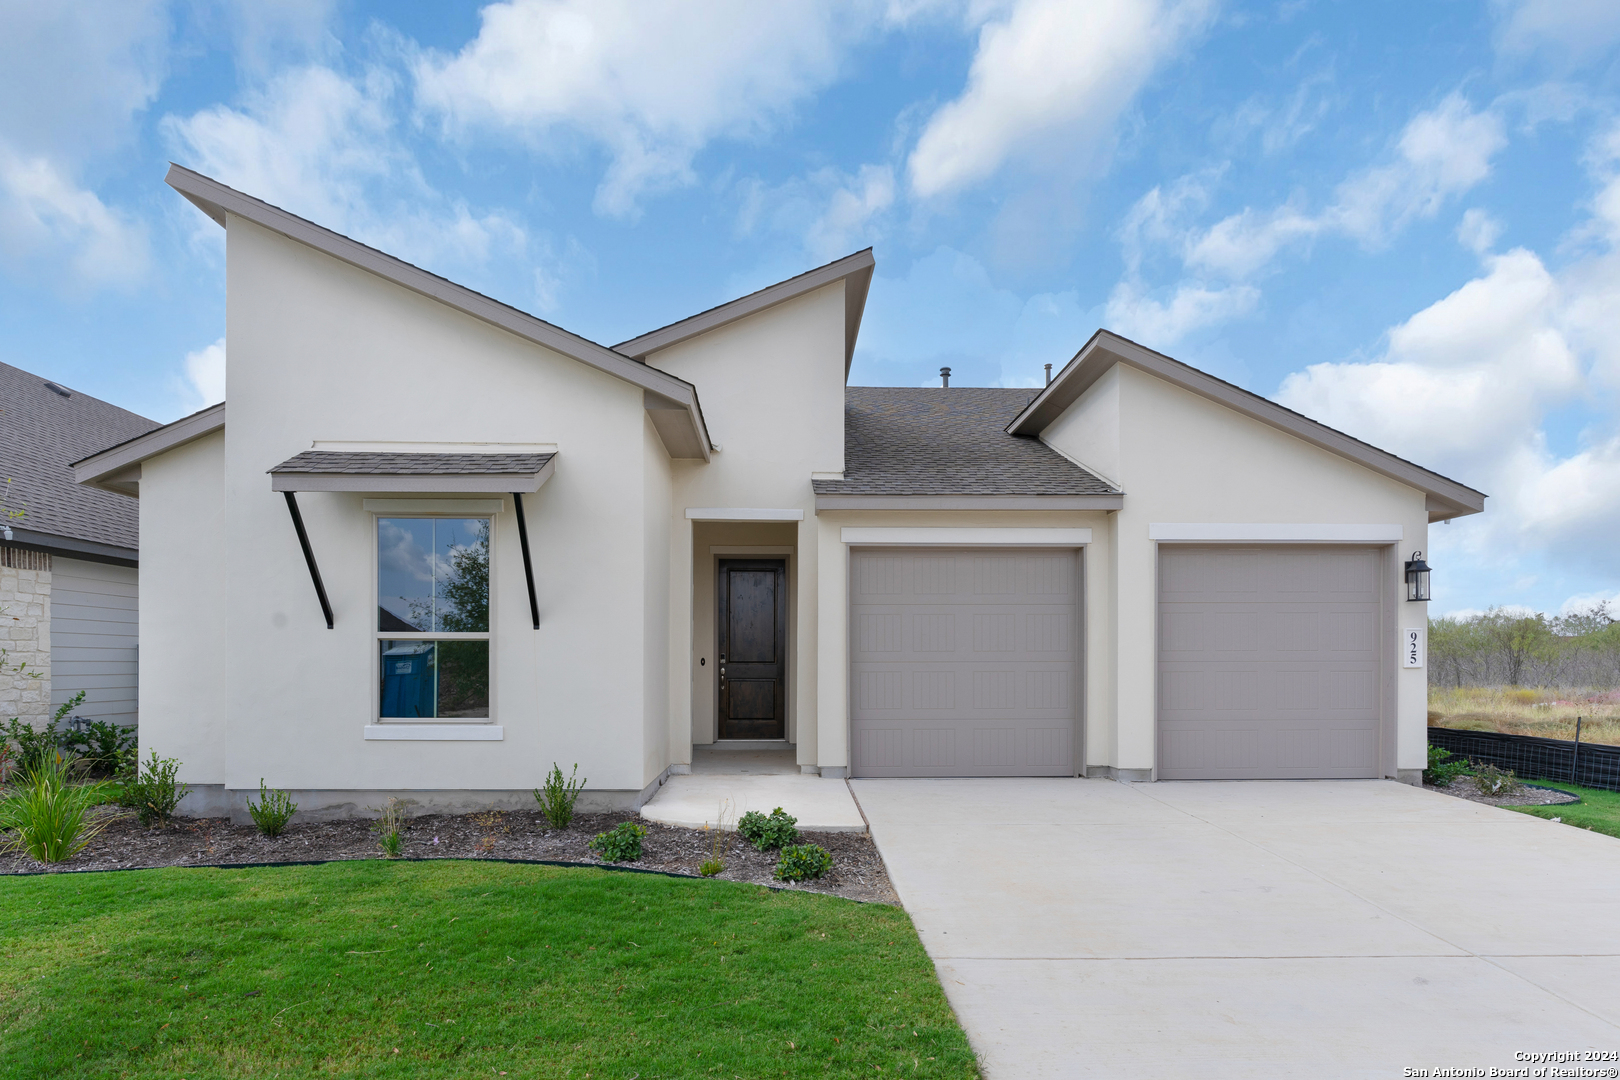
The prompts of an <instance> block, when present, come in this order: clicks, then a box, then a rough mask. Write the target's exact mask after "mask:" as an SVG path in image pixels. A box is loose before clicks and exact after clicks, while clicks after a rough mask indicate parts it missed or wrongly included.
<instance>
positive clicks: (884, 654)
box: [850, 548, 1080, 776]
mask: <svg viewBox="0 0 1620 1080" xmlns="http://www.w3.org/2000/svg"><path fill="white" fill-rule="evenodd" d="M850 562H851V565H850V577H851V581H850V727H851V732H850V733H851V737H852V745H851V750H852V751H853V754H852V759H851V766H852V770H851V771H852V772H853V774H854V775H856V776H1072V775H1073V774H1074V773H1075V771H1076V762H1075V730H1076V722H1075V718H1076V709H1077V702H1078V700H1079V693H1078V689H1079V688H1078V685H1077V677H1078V669H1077V663H1076V661H1077V655H1078V652H1079V649H1078V642H1079V630H1080V624H1079V618H1080V615H1079V604H1078V600H1079V596H1080V576H1079V573H1078V569H1079V565H1078V564H1079V557H1078V555H1077V554H1076V552H1074V551H1073V550H1062V549H1056V550H1052V549H1027V548H1024V549H1020V548H1012V549H1000V548H971V549H964V550H954V549H938V548H925V549H903V548H874V549H861V548H857V549H855V550H854V551H853V552H852V554H851V557H850Z"/></svg>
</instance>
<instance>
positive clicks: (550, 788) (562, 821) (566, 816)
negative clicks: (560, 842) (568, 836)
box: [534, 761, 585, 829]
mask: <svg viewBox="0 0 1620 1080" xmlns="http://www.w3.org/2000/svg"><path fill="white" fill-rule="evenodd" d="M577 775H579V764H578V763H577V762H576V763H575V764H574V771H573V772H572V773H571V774H569V776H568V778H567V779H566V780H564V779H563V774H562V766H561V765H558V764H557V763H556V762H555V761H553V762H552V763H551V774H550V775H549V776H547V777H546V783H545V786H544V787H538V788H535V790H534V800H535V802H537V803H539V804H540V816H541V817H543V818H545V819H546V824H548V825H550V826H551V827H552V828H553V829H566V828H568V823H569V822H571V821H573V820H574V800H575V799H578V798H579V793H580V792H582V791H584V790H585V781H584V780H581V781H580V782H579V783H577V784H576V783H574V777H575V776H577Z"/></svg>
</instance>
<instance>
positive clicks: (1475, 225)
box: [1457, 206, 1502, 255]
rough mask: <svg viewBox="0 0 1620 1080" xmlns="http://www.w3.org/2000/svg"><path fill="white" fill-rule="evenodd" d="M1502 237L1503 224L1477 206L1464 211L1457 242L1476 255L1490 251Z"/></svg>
mask: <svg viewBox="0 0 1620 1080" xmlns="http://www.w3.org/2000/svg"><path fill="white" fill-rule="evenodd" d="M1501 235H1502V223H1501V222H1500V221H1497V220H1496V219H1495V218H1493V217H1491V215H1489V214H1487V213H1486V212H1485V211H1483V210H1481V209H1480V208H1479V207H1477V206H1475V207H1471V208H1469V209H1468V210H1466V211H1464V213H1463V216H1462V220H1461V221H1459V222H1458V223H1457V242H1458V243H1460V244H1461V245H1462V246H1463V247H1465V248H1467V249H1468V250H1469V251H1472V252H1473V253H1474V254H1475V255H1484V254H1485V253H1486V252H1488V251H1490V250H1491V249H1492V248H1493V247H1495V246H1496V241H1497V238H1498V237H1500V236H1501Z"/></svg>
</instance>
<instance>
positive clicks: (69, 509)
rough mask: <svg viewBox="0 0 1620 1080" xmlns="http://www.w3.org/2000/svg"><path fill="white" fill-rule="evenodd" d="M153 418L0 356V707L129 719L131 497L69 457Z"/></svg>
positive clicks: (134, 521)
mask: <svg viewBox="0 0 1620 1080" xmlns="http://www.w3.org/2000/svg"><path fill="white" fill-rule="evenodd" d="M157 426H158V424H157V422H156V421H155V420H148V419H147V418H146V417H144V416H137V415H135V414H134V413H132V412H128V411H126V410H124V409H120V408H119V407H118V406H116V405H110V404H108V403H107V402H105V401H101V400H98V399H97V398H93V397H91V396H90V395H88V394H85V393H82V392H80V391H78V390H70V389H68V388H67V387H65V386H60V385H58V384H57V383H54V382H51V381H50V380H48V379H43V378H41V377H40V376H38V375H34V374H32V373H30V372H27V371H24V370H22V369H21V368H15V367H12V366H11V365H9V364H0V488H3V490H0V503H3V509H4V511H5V512H6V516H5V518H4V520H3V522H0V524H3V525H4V526H5V529H4V531H3V532H0V645H3V647H4V648H5V650H6V654H7V655H6V664H7V666H8V669H9V668H10V667H11V666H12V665H17V664H22V665H24V666H25V667H26V669H27V673H26V674H24V675H23V676H22V677H18V676H17V675H15V674H13V673H12V672H11V671H10V670H8V671H7V672H5V673H3V674H0V717H4V718H9V717H13V716H15V717H21V718H22V719H24V720H26V721H28V722H29V723H31V724H34V725H36V726H42V725H43V724H44V723H45V722H47V721H49V719H50V717H51V714H52V713H54V712H55V711H56V709H57V708H58V707H59V706H61V705H63V704H65V703H66V702H68V701H70V700H72V698H73V696H74V695H75V694H77V693H78V692H79V691H81V690H82V691H84V692H85V700H84V702H83V703H82V704H80V705H79V706H78V708H76V709H75V710H74V715H75V716H81V717H85V718H88V719H94V720H104V721H110V722H114V723H119V724H124V725H132V724H134V723H135V720H136V683H137V677H136V666H137V656H136V605H137V570H136V567H137V564H138V562H139V550H138V549H139V546H140V544H139V536H140V533H139V528H138V526H139V521H138V513H137V510H138V507H137V504H136V502H135V500H134V499H131V498H129V497H128V496H126V495H119V494H115V493H112V492H108V491H98V490H96V489H95V488H91V487H85V486H83V485H81V484H77V483H75V482H74V478H73V468H72V463H73V462H74V461H76V460H78V459H79V458H82V457H83V456H84V455H85V454H88V453H90V452H91V451H93V450H99V449H100V448H102V447H104V446H106V445H107V444H108V443H110V442H115V441H120V440H123V439H127V438H131V437H133V436H136V435H142V434H145V433H146V432H148V431H151V430H152V429H153V428H155V427H157Z"/></svg>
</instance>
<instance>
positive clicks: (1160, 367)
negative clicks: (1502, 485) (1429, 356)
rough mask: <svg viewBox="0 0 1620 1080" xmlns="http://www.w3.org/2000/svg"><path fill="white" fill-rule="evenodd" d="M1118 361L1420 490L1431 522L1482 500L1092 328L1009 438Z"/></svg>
mask: <svg viewBox="0 0 1620 1080" xmlns="http://www.w3.org/2000/svg"><path fill="white" fill-rule="evenodd" d="M1118 363H1123V364H1127V365H1129V366H1130V367H1133V368H1136V369H1138V370H1140V371H1145V372H1147V373H1148V374H1150V375H1154V376H1156V377H1158V378H1161V379H1163V380H1165V381H1166V382H1168V383H1171V384H1172V385H1175V386H1179V387H1181V388H1182V389H1184V390H1187V391H1190V392H1191V393H1194V394H1197V395H1199V396H1200V397H1203V398H1207V399H1209V400H1210V401H1214V402H1216V403H1217V404H1220V405H1224V406H1226V407H1227V408H1229V409H1231V410H1233V411H1234V412H1237V413H1241V414H1242V415H1244V416H1247V417H1249V418H1250V419H1253V420H1258V421H1259V422H1260V423H1263V424H1266V425H1267V426H1269V427H1273V428H1276V429H1277V430H1279V431H1282V432H1285V433H1286V434H1289V435H1292V436H1294V437H1295V438H1297V439H1300V440H1301V441H1303V442H1307V443H1310V444H1311V445H1313V446H1316V447H1319V448H1320V449H1323V450H1326V451H1328V452H1329V453H1332V454H1337V455H1338V456H1340V457H1343V458H1346V459H1348V460H1350V461H1354V462H1356V463H1357V464H1359V465H1362V466H1365V467H1366V468H1368V469H1371V470H1372V471H1373V472H1376V473H1379V474H1381V475H1383V476H1387V477H1389V478H1390V479H1392V480H1396V481H1399V482H1400V483H1403V484H1406V485H1408V486H1409V487H1413V488H1416V489H1417V490H1419V491H1422V492H1423V493H1424V494H1425V495H1427V496H1428V498H1429V512H1430V520H1431V521H1435V520H1444V519H1449V518H1453V517H1463V516H1466V515H1468V514H1478V513H1480V512H1482V511H1483V510H1484V509H1485V499H1486V496H1485V494H1484V493H1483V492H1480V491H1475V490H1474V489H1473V488H1471V487H1468V486H1467V485H1465V484H1460V483H1458V482H1457V481H1455V480H1452V479H1451V478H1450V477H1446V476H1441V475H1440V474H1439V473H1437V472H1433V471H1431V470H1429V469H1425V468H1423V467H1422V466H1421V465H1416V464H1414V463H1412V462H1410V461H1407V460H1405V459H1404V458H1400V457H1397V456H1395V455H1394V454H1391V453H1389V452H1388V451H1387V450H1380V449H1379V448H1378V447H1376V446H1373V445H1371V444H1370V443H1365V442H1362V441H1361V440H1360V439H1357V438H1355V437H1353V436H1351V435H1346V434H1345V433H1344V432H1342V431H1339V430H1337V429H1335V428H1330V427H1328V426H1327V425H1326V424H1322V423H1319V422H1318V421H1315V420H1312V419H1311V418H1310V417H1308V416H1304V415H1302V414H1300V413H1297V412H1294V411H1293V410H1292V409H1288V408H1285V407H1283V406H1281V405H1278V404H1277V403H1276V402H1274V401H1270V400H1268V399H1266V398H1263V397H1261V396H1260V395H1259V394H1255V393H1251V392H1250V391H1248V390H1244V389H1242V388H1241V387H1238V386H1234V385H1233V384H1231V383H1229V382H1225V381H1223V380H1221V379H1217V378H1216V377H1215V376H1213V375H1210V374H1208V373H1206V372H1203V371H1199V370H1198V369H1197V368H1195V367H1192V366H1190V365H1188V364H1184V363H1182V362H1181V361H1179V360H1176V359H1174V358H1173V357H1169V356H1165V355H1164V354H1163V353H1159V352H1154V351H1153V350H1152V349H1149V348H1147V347H1146V346H1143V345H1139V344H1137V343H1136V342H1134V341H1131V340H1130V339H1128V338H1123V337H1120V336H1119V335H1118V334H1115V333H1113V332H1111V331H1108V330H1098V331H1097V332H1096V333H1095V334H1093V335H1092V336H1091V339H1090V340H1089V341H1087V342H1086V344H1085V345H1084V346H1082V347H1081V349H1080V351H1079V352H1077V353H1075V354H1074V357H1073V358H1072V359H1070V360H1069V362H1068V363H1067V364H1065V365H1064V366H1063V370H1062V371H1060V372H1059V373H1058V374H1057V375H1056V376H1055V377H1054V378H1053V379H1052V381H1051V383H1050V384H1048V385H1047V386H1046V387H1045V388H1044V389H1042V391H1041V392H1040V393H1039V394H1037V395H1036V396H1035V398H1034V400H1032V401H1031V402H1030V403H1029V404H1028V405H1027V406H1025V407H1024V411H1023V412H1021V413H1019V414H1018V415H1017V416H1016V417H1015V418H1014V419H1013V421H1012V423H1010V424H1008V425H1007V429H1006V430H1007V433H1008V434H1009V435H1039V434H1040V433H1041V432H1042V431H1043V430H1045V429H1046V427H1047V425H1049V424H1051V423H1052V422H1053V421H1054V420H1056V419H1057V418H1058V417H1059V416H1060V415H1062V413H1063V412H1064V410H1066V409H1067V408H1068V407H1069V406H1070V405H1072V404H1073V403H1074V402H1075V401H1076V400H1078V399H1079V398H1080V396H1081V395H1082V394H1084V393H1085V392H1086V391H1087V390H1088V389H1090V388H1091V386H1092V385H1093V384H1094V383H1095V382H1096V381H1097V380H1098V379H1100V378H1102V376H1103V375H1104V374H1105V373H1106V372H1107V371H1108V369H1109V368H1111V367H1113V366H1114V365H1115V364H1118Z"/></svg>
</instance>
